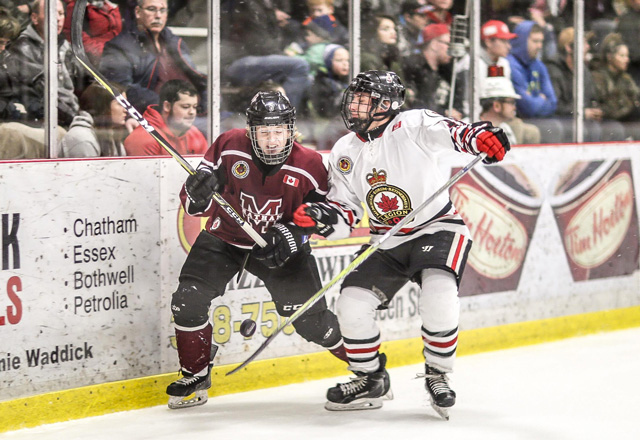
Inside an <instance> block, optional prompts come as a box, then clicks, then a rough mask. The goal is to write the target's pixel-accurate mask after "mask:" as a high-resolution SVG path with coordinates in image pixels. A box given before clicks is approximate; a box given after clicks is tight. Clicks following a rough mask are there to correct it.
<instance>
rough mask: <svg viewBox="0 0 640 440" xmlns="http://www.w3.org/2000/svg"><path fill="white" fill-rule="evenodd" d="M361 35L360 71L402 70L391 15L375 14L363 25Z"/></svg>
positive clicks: (396, 34) (393, 21) (394, 24)
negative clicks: (369, 22) (370, 20)
mask: <svg viewBox="0 0 640 440" xmlns="http://www.w3.org/2000/svg"><path fill="white" fill-rule="evenodd" d="M362 36H363V38H362V51H361V53H360V71H362V72H364V71H367V70H389V71H392V72H401V71H402V61H401V59H400V49H398V32H397V30H396V22H395V20H394V18H393V17H391V16H389V15H383V14H378V15H375V16H374V17H373V22H372V23H371V24H367V25H365V26H364V27H363V29H362Z"/></svg>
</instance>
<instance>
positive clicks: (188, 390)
mask: <svg viewBox="0 0 640 440" xmlns="http://www.w3.org/2000/svg"><path fill="white" fill-rule="evenodd" d="M217 349H218V347H217V346H215V345H214V346H212V347H211V362H210V363H209V368H208V369H207V373H206V374H205V375H202V376H195V375H193V374H191V373H187V372H186V371H182V377H181V378H180V379H178V380H176V381H175V382H173V383H171V384H169V386H168V387H167V394H168V395H169V403H168V405H169V408H171V409H180V408H191V407H192V406H198V405H204V404H205V403H207V400H209V394H208V393H207V390H208V389H209V388H211V369H212V368H213V358H214V356H215V355H216V352H217V351H218V350H217ZM193 394H195V395H194V396H193V397H191V396H192V395H193Z"/></svg>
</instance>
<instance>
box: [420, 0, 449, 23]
mask: <svg viewBox="0 0 640 440" xmlns="http://www.w3.org/2000/svg"><path fill="white" fill-rule="evenodd" d="M427 4H428V5H429V7H428V8H427V9H426V11H427V18H428V19H429V22H430V23H442V24H446V25H447V26H450V25H451V22H452V21H453V15H451V12H450V10H451V8H452V7H453V0H427Z"/></svg>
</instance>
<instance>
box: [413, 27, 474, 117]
mask: <svg viewBox="0 0 640 440" xmlns="http://www.w3.org/2000/svg"><path fill="white" fill-rule="evenodd" d="M450 41H451V33H450V31H449V26H447V25H446V24H442V23H432V24H429V25H427V26H425V27H424V29H423V30H422V34H421V40H420V41H419V48H420V53H418V54H414V55H411V56H409V57H408V58H405V60H404V62H403V71H404V74H405V81H406V83H407V86H408V88H409V89H410V90H411V91H410V92H409V97H408V101H409V102H408V103H409V105H410V106H411V108H428V109H430V110H433V111H435V112H438V113H440V114H443V115H446V116H450V117H452V118H454V119H460V118H461V117H462V114H461V113H460V111H458V110H456V108H455V107H456V102H455V100H454V108H453V109H452V111H451V114H449V94H450V93H451V70H448V72H447V71H446V70H447V69H444V67H445V66H447V65H448V64H449V63H450V61H451V56H450V55H449V53H448V49H449V43H450ZM412 94H413V96H412Z"/></svg>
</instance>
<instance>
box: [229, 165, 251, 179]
mask: <svg viewBox="0 0 640 440" xmlns="http://www.w3.org/2000/svg"><path fill="white" fill-rule="evenodd" d="M231 173H233V175H234V176H236V177H237V178H238V179H244V178H245V177H247V176H248V175H249V164H248V163H246V162H245V161H244V160H239V161H237V162H236V163H234V164H233V167H232V168H231Z"/></svg>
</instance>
